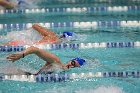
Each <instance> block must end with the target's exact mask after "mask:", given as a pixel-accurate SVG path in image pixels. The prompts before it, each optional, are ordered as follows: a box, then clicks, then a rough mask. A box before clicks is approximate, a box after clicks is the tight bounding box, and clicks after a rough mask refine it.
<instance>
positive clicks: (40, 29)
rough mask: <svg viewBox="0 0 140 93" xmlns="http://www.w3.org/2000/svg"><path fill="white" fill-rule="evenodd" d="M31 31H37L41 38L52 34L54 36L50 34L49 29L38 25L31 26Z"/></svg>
mask: <svg viewBox="0 0 140 93" xmlns="http://www.w3.org/2000/svg"><path fill="white" fill-rule="evenodd" d="M32 28H33V29H35V30H36V31H38V32H39V33H40V34H41V35H42V36H48V34H52V35H56V34H55V33H54V32H52V31H51V30H49V29H46V28H44V27H42V26H40V25H38V24H34V25H33V26H32Z"/></svg>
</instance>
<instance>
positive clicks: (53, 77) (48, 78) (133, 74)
mask: <svg viewBox="0 0 140 93" xmlns="http://www.w3.org/2000/svg"><path fill="white" fill-rule="evenodd" d="M110 77H116V78H139V77H140V71H119V72H118V71H113V72H96V73H93V72H88V73H80V74H78V73H72V74H66V73H65V74H46V75H5V74H0V80H1V81H3V80H13V81H27V82H61V81H67V80H74V79H88V78H110Z"/></svg>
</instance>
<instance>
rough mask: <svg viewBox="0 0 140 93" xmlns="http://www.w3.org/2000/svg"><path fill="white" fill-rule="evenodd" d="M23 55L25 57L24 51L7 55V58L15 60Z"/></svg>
mask: <svg viewBox="0 0 140 93" xmlns="http://www.w3.org/2000/svg"><path fill="white" fill-rule="evenodd" d="M22 57H23V53H17V54H11V55H9V56H8V57H7V60H8V61H12V62H14V61H16V60H19V59H20V58H22Z"/></svg>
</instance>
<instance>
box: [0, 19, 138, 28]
mask: <svg viewBox="0 0 140 93" xmlns="http://www.w3.org/2000/svg"><path fill="white" fill-rule="evenodd" d="M33 24H34V23H21V24H18V23H17V24H0V29H17V30H19V29H28V28H31V27H32V25H33ZM38 24H40V25H41V26H43V27H47V28H54V27H61V28H64V27H73V28H94V29H96V28H98V27H99V28H100V27H136V28H140V21H136V20H135V21H129V20H128V21H91V22H51V23H38Z"/></svg>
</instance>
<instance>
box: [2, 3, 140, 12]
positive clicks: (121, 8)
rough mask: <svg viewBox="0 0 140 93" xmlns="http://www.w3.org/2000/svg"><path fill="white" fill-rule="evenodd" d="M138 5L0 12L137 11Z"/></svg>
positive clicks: (139, 7) (7, 10) (139, 8)
mask: <svg viewBox="0 0 140 93" xmlns="http://www.w3.org/2000/svg"><path fill="white" fill-rule="evenodd" d="M139 10H140V6H136V5H135V6H108V7H104V6H102V7H72V8H70V7H57V8H41V9H40V8H32V9H16V10H14V9H11V10H9V9H6V10H0V14H13V13H20V14H29V13H83V12H85V13H94V12H128V11H139Z"/></svg>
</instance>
